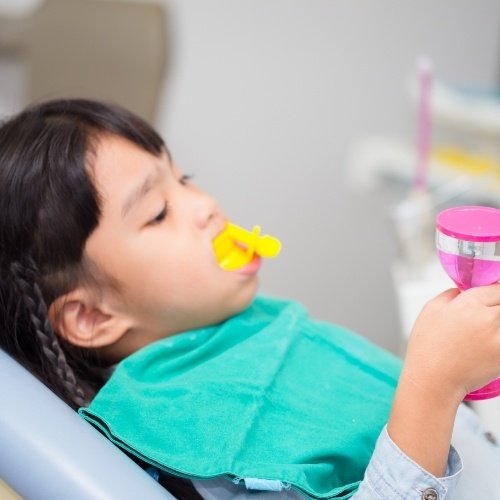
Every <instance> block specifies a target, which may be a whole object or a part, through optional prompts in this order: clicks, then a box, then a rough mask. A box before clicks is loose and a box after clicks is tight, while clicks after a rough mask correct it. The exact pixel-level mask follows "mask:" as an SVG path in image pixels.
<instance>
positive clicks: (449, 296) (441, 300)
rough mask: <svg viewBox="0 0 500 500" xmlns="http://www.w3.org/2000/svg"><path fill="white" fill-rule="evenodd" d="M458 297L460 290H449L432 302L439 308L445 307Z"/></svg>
mask: <svg viewBox="0 0 500 500" xmlns="http://www.w3.org/2000/svg"><path fill="white" fill-rule="evenodd" d="M457 295H460V290H459V289H458V288H449V289H448V290H445V291H444V292H441V293H440V294H439V295H437V296H436V297H434V298H433V299H432V302H433V303H434V304H436V305H438V306H439V305H445V304H447V303H448V302H451V301H452V300H453V299H454V298H455V297H456V296H457Z"/></svg>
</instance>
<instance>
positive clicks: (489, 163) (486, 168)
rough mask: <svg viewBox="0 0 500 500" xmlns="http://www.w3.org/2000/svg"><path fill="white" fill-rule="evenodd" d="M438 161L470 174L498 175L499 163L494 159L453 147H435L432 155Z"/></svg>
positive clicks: (499, 171)
mask: <svg viewBox="0 0 500 500" xmlns="http://www.w3.org/2000/svg"><path fill="white" fill-rule="evenodd" d="M432 156H433V157H434V158H435V159H436V160H437V161H438V162H440V163H442V164H443V165H446V166H448V167H451V168H456V169H457V170H462V171H463V172H464V173H467V174H471V175H486V174H487V175H494V176H499V175H500V164H499V163H498V162H497V161H495V160H494V159H492V158H490V157H488V156H483V155H477V154H471V153H468V152H466V151H464V150H462V149H458V148H453V147H441V148H437V149H436V150H435V151H434V153H433V155H432Z"/></svg>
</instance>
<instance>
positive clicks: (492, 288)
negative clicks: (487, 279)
mask: <svg viewBox="0 0 500 500" xmlns="http://www.w3.org/2000/svg"><path fill="white" fill-rule="evenodd" d="M464 293H468V294H471V295H474V296H475V297H476V298H477V299H478V300H479V301H481V302H482V303H483V304H484V305H485V306H498V305H500V283H495V284H494V285H487V286H478V287H475V288H471V289H470V290H467V291H466V292H464Z"/></svg>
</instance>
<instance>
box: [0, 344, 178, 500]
mask: <svg viewBox="0 0 500 500" xmlns="http://www.w3.org/2000/svg"><path fill="white" fill-rule="evenodd" d="M0 479H1V480H2V481H3V482H4V483H6V484H7V485H8V486H9V487H10V488H12V490H14V491H15V492H16V493H17V494H18V495H19V496H20V497H22V498H24V499H27V500H29V499H36V500H43V499H47V500H59V499H65V498H71V499H72V500H101V499H102V500H104V499H109V500H115V499H120V500H122V499H148V500H157V499H158V500H159V499H172V498H174V497H173V496H172V495H170V494H169V493H168V492H167V491H166V490H165V489H164V488H163V487H161V486H160V485H159V484H158V483H157V482H156V481H155V480H154V479H153V478H152V477H150V476H149V475H148V474H147V473H146V472H145V471H143V470H142V469H141V468H140V467H139V466H138V465H136V464H135V463H134V462H133V461H132V460H131V459H129V458H128V457H127V456H126V455H125V454H124V453H123V452H121V451H120V450H119V449H118V448H116V447H115V446H114V445H113V444H112V443H111V442H110V441H108V440H107V439H106V438H105V437H104V436H102V435H101V434H100V433H99V432H98V431H97V430H96V429H94V428H93V427H92V426H91V425H89V424H88V423H86V422H85V421H84V420H83V419H82V418H81V417H79V416H78V415H77V414H76V412H74V411H73V410H72V409H71V408H70V407H69V406H67V405H66V404H65V403H64V402H62V401H61V400H60V399H59V398H58V397H57V396H56V395H55V394H53V393H52V392H51V391H50V390H49V389H48V388H47V387H45V386H44V385H43V384H42V383H41V382H40V381H38V379H36V378H35V377H34V376H33V375H31V374H30V373H29V372H28V371H27V370H26V369H24V368H23V367H22V366H21V365H20V364H19V363H17V362H16V361H14V360H13V359H12V358H11V357H10V356H8V355H7V354H6V353H5V352H4V351H2V350H1V349H0ZM2 491H7V489H6V488H5V489H2V488H0V496H1V498H2V499H3V498H5V496H4V495H5V493H4V494H2ZM7 495H9V494H8V493H7ZM7 498H9V496H7ZM10 498H13V499H14V498H19V497H18V496H17V495H15V494H12V495H11V496H10Z"/></svg>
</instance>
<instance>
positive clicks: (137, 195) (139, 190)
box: [122, 166, 161, 218]
mask: <svg viewBox="0 0 500 500" xmlns="http://www.w3.org/2000/svg"><path fill="white" fill-rule="evenodd" d="M160 173H161V170H160V167H159V166H157V167H156V169H155V171H154V172H151V173H150V174H149V175H148V176H147V177H146V178H145V179H144V180H143V181H142V182H141V183H140V184H139V185H138V186H136V187H135V188H134V189H133V190H132V191H131V192H130V193H129V195H128V196H127V197H126V198H125V202H124V203H123V206H122V218H124V217H125V216H126V215H127V214H128V213H129V212H130V210H131V209H132V207H133V206H134V205H135V204H136V203H138V202H139V201H140V200H141V199H142V198H144V196H146V194H148V193H149V191H151V189H152V188H153V186H154V185H155V183H156V181H157V180H158V177H159V176H160Z"/></svg>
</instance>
